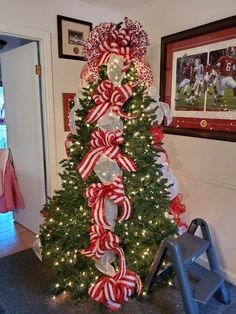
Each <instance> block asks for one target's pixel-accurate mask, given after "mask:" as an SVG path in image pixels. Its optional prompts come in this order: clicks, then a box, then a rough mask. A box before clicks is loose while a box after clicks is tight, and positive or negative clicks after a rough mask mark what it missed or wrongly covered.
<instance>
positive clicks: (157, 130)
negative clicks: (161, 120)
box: [151, 125, 164, 143]
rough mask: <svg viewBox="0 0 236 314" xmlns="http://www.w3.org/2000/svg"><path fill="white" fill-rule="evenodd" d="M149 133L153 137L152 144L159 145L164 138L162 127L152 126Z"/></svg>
mask: <svg viewBox="0 0 236 314" xmlns="http://www.w3.org/2000/svg"><path fill="white" fill-rule="evenodd" d="M151 133H152V135H154V139H153V140H154V143H161V142H162V140H163V137H164V134H163V127H162V126H159V125H154V126H153V127H152V128H151Z"/></svg>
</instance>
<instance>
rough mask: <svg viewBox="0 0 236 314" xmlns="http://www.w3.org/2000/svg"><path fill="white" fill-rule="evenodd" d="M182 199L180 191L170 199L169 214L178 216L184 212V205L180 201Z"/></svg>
mask: <svg viewBox="0 0 236 314" xmlns="http://www.w3.org/2000/svg"><path fill="white" fill-rule="evenodd" d="M182 200H183V195H182V194H180V193H179V194H178V195H177V196H176V197H175V198H174V199H173V200H172V203H171V205H170V209H171V215H173V216H174V218H179V216H180V215H181V214H183V213H184V212H185V205H184V204H183V203H181V202H182Z"/></svg>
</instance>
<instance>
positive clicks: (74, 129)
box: [69, 92, 84, 134]
mask: <svg viewBox="0 0 236 314" xmlns="http://www.w3.org/2000/svg"><path fill="white" fill-rule="evenodd" d="M83 97H84V96H83V95H82V92H78V94H76V95H75V97H74V106H73V108H71V110H70V111H69V126H70V130H71V133H73V134H77V127H76V111H77V110H78V109H79V110H82V109H83V107H82V106H81V104H80V102H79V100H80V99H83Z"/></svg>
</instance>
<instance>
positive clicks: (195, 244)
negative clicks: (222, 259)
mask: <svg viewBox="0 0 236 314" xmlns="http://www.w3.org/2000/svg"><path fill="white" fill-rule="evenodd" d="M198 227H200V228H201V232H202V238H200V237H198V236H196V235H195V232H196V230H197V228H198ZM204 252H206V254H207V258H208V262H209V268H210V270H209V271H208V272H207V274H206V275H205V276H204V277H203V278H202V279H201V280H200V282H198V283H197V284H196V285H195V286H194V288H193V289H192V288H191V285H190V282H189V278H188V274H187V270H188V268H189V267H190V266H191V264H192V263H193V262H194V261H195V260H196V259H197V258H198V257H199V256H200V255H202V254H203V253H204ZM164 261H165V262H167V264H168V266H167V267H166V268H165V269H164V270H163V271H161V272H160V268H161V265H162V263H163V262H164ZM171 268H173V269H174V271H175V274H176V277H177V280H178V283H179V288H180V292H181V295H182V299H183V303H184V307H185V311H186V313H187V314H198V313H199V308H200V305H202V304H206V303H207V302H208V301H209V299H210V298H211V297H212V296H213V295H214V294H215V296H216V298H217V299H218V300H219V301H220V302H222V303H224V304H228V303H229V302H230V298H229V293H228V291H227V289H226V287H225V283H224V278H223V277H222V274H221V271H220V267H219V264H218V261H217V257H216V254H215V250H214V247H213V244H212V240H211V235H210V231H209V228H208V225H207V223H206V222H205V221H204V220H203V219H201V218H196V219H194V220H193V221H192V222H191V224H190V226H189V228H188V230H187V232H185V233H183V234H182V235H180V236H179V237H177V238H173V237H170V238H167V239H165V240H163V241H162V243H161V245H160V248H159V250H158V252H157V254H156V256H155V259H154V262H153V264H152V266H151V269H150V271H149V273H148V275H147V277H146V279H145V283H144V290H145V291H146V292H150V289H151V286H152V285H153V283H154V282H155V281H157V280H158V279H159V280H160V278H161V279H162V277H163V275H165V274H166V273H167V272H168V271H169V270H170V269H171Z"/></svg>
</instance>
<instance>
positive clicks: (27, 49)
mask: <svg viewBox="0 0 236 314" xmlns="http://www.w3.org/2000/svg"><path fill="white" fill-rule="evenodd" d="M0 57H1V65H2V81H3V88H4V89H3V90H4V98H5V108H6V109H5V110H6V124H7V140H8V147H9V148H10V149H11V151H12V156H13V162H14V167H15V171H16V175H17V178H18V183H19V187H20V190H21V192H22V195H23V198H24V201H25V209H16V210H15V211H14V219H15V220H16V221H17V222H19V223H20V224H22V225H23V226H25V227H26V228H27V229H29V230H31V231H33V232H34V233H38V232H39V225H40V224H41V223H42V221H43V219H42V217H41V215H40V209H41V208H42V205H43V204H44V203H45V201H46V196H45V175H44V154H43V135H42V119H41V109H40V91H39V76H38V75H36V73H35V65H36V64H38V55H37V44H36V43H35V42H32V43H30V44H27V45H24V46H21V47H19V48H16V49H13V50H9V51H7V52H5V53H2V54H1V55H0Z"/></svg>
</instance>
